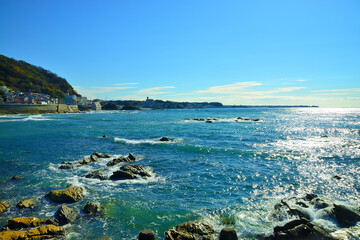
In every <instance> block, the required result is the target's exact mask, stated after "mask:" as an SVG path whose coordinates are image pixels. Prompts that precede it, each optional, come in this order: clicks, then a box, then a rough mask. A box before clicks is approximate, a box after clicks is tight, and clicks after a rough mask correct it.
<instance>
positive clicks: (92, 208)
mask: <svg viewBox="0 0 360 240" xmlns="http://www.w3.org/2000/svg"><path fill="white" fill-rule="evenodd" d="M83 210H84V213H85V214H89V215H96V214H98V213H101V211H102V209H101V206H100V203H94V202H87V203H86V205H85V206H84V208H83Z"/></svg>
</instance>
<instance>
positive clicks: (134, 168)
mask: <svg viewBox="0 0 360 240" xmlns="http://www.w3.org/2000/svg"><path fill="white" fill-rule="evenodd" d="M120 169H121V170H123V171H125V172H130V173H132V174H137V175H140V176H141V177H151V175H150V174H149V173H148V172H147V171H146V170H145V169H144V167H142V166H141V165H138V164H128V165H124V166H122V167H121V168H120Z"/></svg>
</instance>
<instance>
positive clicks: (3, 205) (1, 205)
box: [0, 202, 10, 214]
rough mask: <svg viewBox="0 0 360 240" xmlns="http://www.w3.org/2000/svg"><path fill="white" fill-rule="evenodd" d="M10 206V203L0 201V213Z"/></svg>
mask: <svg viewBox="0 0 360 240" xmlns="http://www.w3.org/2000/svg"><path fill="white" fill-rule="evenodd" d="M9 206H10V204H7V203H4V202H0V214H1V213H2V212H4V211H5V209H7V208H8V207H9Z"/></svg>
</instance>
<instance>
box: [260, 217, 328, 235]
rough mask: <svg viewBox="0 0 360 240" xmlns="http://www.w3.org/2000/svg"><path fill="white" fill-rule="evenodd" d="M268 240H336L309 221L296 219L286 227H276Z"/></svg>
mask: <svg viewBox="0 0 360 240" xmlns="http://www.w3.org/2000/svg"><path fill="white" fill-rule="evenodd" d="M265 239H266V240H303V239H309V240H320V239H322V240H335V239H334V238H333V237H332V236H331V235H330V234H329V233H328V232H327V231H326V230H325V229H323V228H321V227H319V226H316V225H314V224H312V223H310V221H309V220H307V219H296V220H293V221H291V222H289V223H287V224H285V225H284V226H281V227H275V228H274V234H273V235H271V236H269V237H266V238H265Z"/></svg>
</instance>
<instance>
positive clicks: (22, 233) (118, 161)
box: [0, 120, 360, 240]
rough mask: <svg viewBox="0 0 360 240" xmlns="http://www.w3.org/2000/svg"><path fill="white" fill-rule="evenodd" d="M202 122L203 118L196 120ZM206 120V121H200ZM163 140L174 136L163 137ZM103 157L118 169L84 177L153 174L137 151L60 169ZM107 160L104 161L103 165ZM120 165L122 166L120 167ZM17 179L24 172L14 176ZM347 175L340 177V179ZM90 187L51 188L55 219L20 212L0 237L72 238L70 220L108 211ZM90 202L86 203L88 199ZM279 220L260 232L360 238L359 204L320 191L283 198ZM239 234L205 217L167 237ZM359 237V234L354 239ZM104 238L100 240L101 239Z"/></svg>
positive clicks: (3, 206)
mask: <svg viewBox="0 0 360 240" xmlns="http://www.w3.org/2000/svg"><path fill="white" fill-rule="evenodd" d="M195 121H197V120H195ZM199 121H203V120H199ZM159 141H161V142H162V141H165V142H166V141H171V140H169V139H168V138H167V137H162V138H160V139H159ZM99 161H107V162H106V164H105V167H102V168H110V169H115V168H116V170H114V171H113V170H112V174H111V175H110V176H108V177H107V176H105V175H104V173H103V172H102V168H101V167H99V169H96V170H95V171H90V172H88V173H86V174H84V175H82V177H85V178H93V179H99V180H100V181H105V180H107V181H124V180H133V179H146V178H149V177H152V174H153V173H151V172H149V171H147V170H146V168H144V167H143V166H142V165H140V164H134V162H135V161H139V159H138V157H137V156H135V155H134V154H132V153H129V154H128V155H127V156H120V157H112V156H110V155H108V154H103V153H98V152H94V153H92V154H91V155H90V157H85V158H84V159H82V160H80V161H77V162H62V163H61V164H60V166H59V169H61V170H62V171H67V170H71V169H74V168H78V167H81V166H84V165H90V164H94V163H97V162H99ZM103 165H104V164H103ZM117 165H120V167H117ZM12 179H13V180H17V179H18V177H13V178H12ZM336 179H337V180H339V181H340V180H341V178H340V177H338V178H336ZM85 191H86V189H85V188H84V187H80V186H75V185H70V186H67V187H66V188H63V189H54V190H51V191H49V192H48V193H47V194H46V195H44V198H45V199H46V200H47V201H49V202H51V203H53V204H58V205H59V208H58V210H57V211H56V212H54V213H53V217H52V218H37V217H35V216H19V217H16V218H11V219H9V220H8V224H7V225H6V226H4V227H2V229H1V230H0V239H29V240H30V239H66V235H67V230H66V228H67V227H66V225H67V224H76V223H77V221H78V220H79V218H84V217H89V216H90V217H101V216H103V215H104V214H105V211H104V208H103V207H102V206H101V205H100V203H98V202H89V201H86V195H85V194H84V192H85ZM78 202H84V204H82V205H83V207H82V208H81V209H73V208H72V207H71V206H72V204H74V203H78ZM85 202H86V203H85ZM13 204H14V203H11V204H10V203H7V202H0V214H1V213H2V212H4V211H9V209H10V208H9V207H10V205H13ZM38 205H39V203H38V202H37V200H36V199H35V198H31V199H24V200H22V201H20V202H18V203H17V204H16V207H17V208H28V209H32V208H34V207H36V206H38ZM270 214H271V217H272V218H273V219H274V221H277V222H282V223H283V224H282V225H280V226H275V227H274V228H273V230H272V233H271V234H268V235H265V234H264V235H259V236H256V238H257V239H263V240H301V239H325V240H336V239H337V240H339V239H356V238H359V237H360V229H359V228H356V225H357V224H358V222H359V221H360V212H359V209H351V208H349V207H347V206H344V205H340V204H335V203H332V202H328V201H327V200H324V199H322V198H321V197H320V196H318V195H315V194H307V195H305V196H303V197H300V198H299V197H294V198H289V199H282V200H280V201H279V202H278V203H277V204H275V205H274V209H273V211H272V212H271V213H270ZM314 214H315V215H316V216H317V219H323V220H331V221H332V222H334V223H336V224H337V226H338V228H337V230H332V229H326V228H325V227H324V226H322V225H321V224H319V221H314V216H313V215H314ZM237 235H238V234H237V233H236V231H235V229H234V228H232V227H231V226H227V227H225V228H223V229H222V230H221V231H220V232H216V231H215V229H214V226H212V225H211V224H210V223H209V222H207V221H205V220H196V221H191V222H186V223H182V224H180V225H177V226H175V227H173V228H171V229H169V230H167V231H166V232H165V233H164V239H165V240H200V239H202V240H215V239H220V240H235V239H238V236H237ZM352 237H353V238H352ZM100 239H101V240H106V239H107V240H109V239H111V237H102V238H100ZM100 239H99V240H100ZM138 239H139V240H147V239H152V240H154V239H156V236H155V233H154V231H153V230H151V229H144V230H143V231H141V232H140V233H139V236H138Z"/></svg>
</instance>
